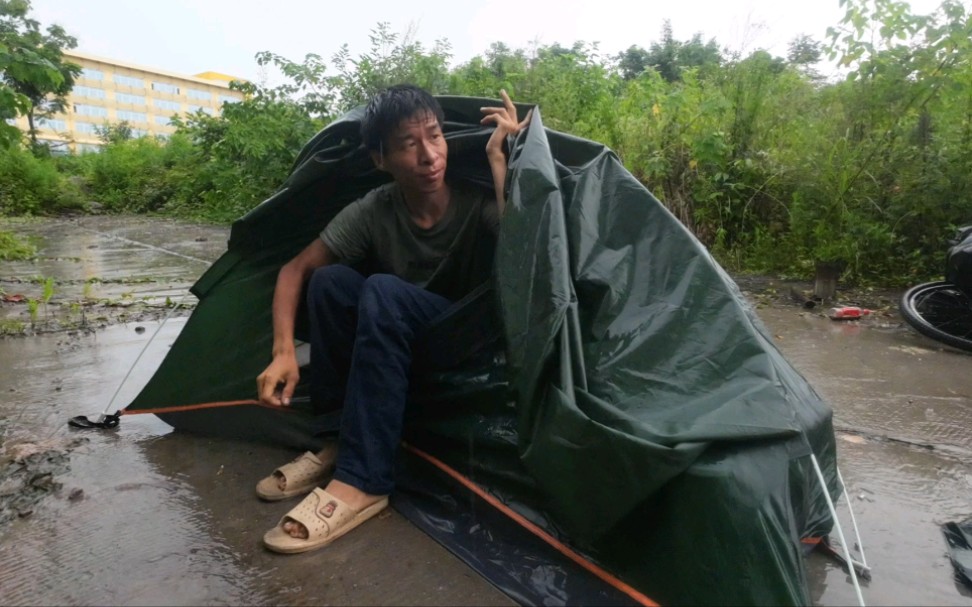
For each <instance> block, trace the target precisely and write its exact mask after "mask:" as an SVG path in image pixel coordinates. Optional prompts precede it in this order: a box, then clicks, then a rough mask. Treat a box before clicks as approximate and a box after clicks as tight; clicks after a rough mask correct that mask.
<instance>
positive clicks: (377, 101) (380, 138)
mask: <svg viewBox="0 0 972 607" xmlns="http://www.w3.org/2000/svg"><path fill="white" fill-rule="evenodd" d="M419 113H422V114H425V113H428V114H431V115H433V116H435V119H436V120H438V121H439V126H440V127H441V126H442V123H443V122H444V121H445V114H444V113H443V112H442V106H441V105H439V102H438V101H436V99H435V97H433V96H432V95H430V94H429V93H428V92H427V91H425V90H424V89H421V88H419V87H417V86H414V85H412V84H396V85H394V86H390V87H388V88H386V89H384V90H383V91H380V92H379V93H378V94H376V95H375V96H374V97H372V98H371V101H369V102H368V105H367V107H365V115H364V119H362V121H361V140H362V141H363V142H364V144H365V147H366V148H368V151H369V152H381V151H382V146H383V144H384V143H385V140H386V139H387V138H388V136H389V135H391V134H392V133H393V132H394V131H395V129H397V128H398V125H399V124H401V123H402V120H406V119H408V118H411V117H412V116H415V115H416V114H419Z"/></svg>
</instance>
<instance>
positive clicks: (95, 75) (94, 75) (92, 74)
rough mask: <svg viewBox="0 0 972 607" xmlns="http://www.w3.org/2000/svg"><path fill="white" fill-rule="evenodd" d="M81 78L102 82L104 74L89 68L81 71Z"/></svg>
mask: <svg viewBox="0 0 972 607" xmlns="http://www.w3.org/2000/svg"><path fill="white" fill-rule="evenodd" d="M81 76H82V77H84V78H87V79H89V80H104V79H105V73H104V72H102V71H101V70H93V69H91V68H90V67H86V68H82V69H81Z"/></svg>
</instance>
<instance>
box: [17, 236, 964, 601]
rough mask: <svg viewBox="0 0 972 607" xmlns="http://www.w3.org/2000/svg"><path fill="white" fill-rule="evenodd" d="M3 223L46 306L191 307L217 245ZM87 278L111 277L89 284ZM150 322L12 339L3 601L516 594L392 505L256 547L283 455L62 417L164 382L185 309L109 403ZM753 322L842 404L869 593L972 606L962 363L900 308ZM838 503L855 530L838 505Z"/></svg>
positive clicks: (139, 421) (145, 420)
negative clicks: (299, 544) (363, 518)
mask: <svg viewBox="0 0 972 607" xmlns="http://www.w3.org/2000/svg"><path fill="white" fill-rule="evenodd" d="M0 229H14V230H16V231H18V232H20V233H24V232H25V231H31V232H32V233H34V234H37V235H38V236H39V237H41V238H42V242H41V249H40V254H41V258H40V259H39V260H38V261H36V262H29V263H17V264H12V263H0V288H3V290H4V292H5V293H11V289H10V287H11V286H19V287H20V288H22V289H24V290H25V291H26V290H28V289H33V291H31V295H30V296H31V297H35V296H36V294H37V293H39V292H40V291H39V289H40V288H42V284H41V283H40V282H39V281H33V282H31V281H29V280H26V279H27V278H29V277H32V276H37V275H42V276H45V277H47V276H55V277H56V280H57V284H60V285H63V288H61V289H58V290H57V291H56V292H55V295H54V297H53V298H52V301H57V300H58V298H59V297H61V298H62V300H63V301H70V300H71V298H73V297H82V298H83V297H84V296H85V293H84V292H83V290H84V288H85V287H84V284H91V285H93V286H97V288H98V289H103V290H100V291H98V295H97V296H98V297H102V298H106V299H110V298H113V297H120V295H119V291H118V290H117V289H124V288H129V289H130V288H133V285H137V286H136V287H134V288H137V289H138V290H139V293H140V294H141V295H140V296H139V297H146V298H148V299H147V300H143V301H149V302H158V297H157V294H158V293H163V292H165V293H168V296H169V297H175V296H179V297H181V295H182V293H183V292H184V290H185V288H187V287H188V286H189V285H190V284H191V283H192V282H193V280H194V279H195V278H196V277H197V276H198V275H199V273H201V271H202V270H203V269H204V268H205V267H206V264H207V263H208V261H210V260H212V259H215V257H216V256H217V255H218V254H219V253H220V252H221V250H222V249H223V246H224V243H225V239H226V236H227V232H226V230H225V229H223V228H215V227H205V226H189V225H187V224H181V223H179V222H169V221H162V220H155V219H151V220H147V219H134V220H133V219H126V218H100V217H93V218H82V219H79V220H72V221H70V222H65V221H53V222H52V221H34V222H29V223H28V224H17V225H15V226H13V228H11V226H10V224H9V223H3V222H0ZM92 245H94V246H92ZM77 259H83V260H85V261H77ZM79 271H80V272H82V273H80V274H79V273H78V272H79ZM85 272H87V273H85ZM90 276H96V277H100V278H106V279H108V278H115V279H118V281H117V282H107V281H106V282H97V283H85V282H84V278H87V277H90ZM134 279H137V280H140V281H141V282H137V283H136V282H134ZM126 280H127V282H126ZM93 286H89V287H88V290H89V293H88V294H87V295H90V296H92V298H93V297H94V296H93V295H92V293H91V292H90V291H91V289H92V288H93ZM17 305H20V306H22V304H16V303H4V304H2V312H3V315H6V314H9V315H10V316H8V318H19V316H17V315H18V314H23V312H24V311H23V309H22V307H21V308H16V306H17ZM140 305H141V304H140ZM123 311H124V312H126V313H129V312H131V311H132V310H130V309H124V310H123ZM151 314H152V309H151V308H149V309H148V311H145V307H144V306H143V312H142V315H141V316H138V315H137V314H135V315H132V316H128V315H125V314H121V313H116V314H115V315H114V316H111V317H110V318H106V320H105V321H103V326H102V328H100V329H98V330H94V331H92V330H87V331H86V330H75V331H73V332H71V333H68V332H64V331H60V332H53V333H46V334H44V333H42V334H39V335H36V336H33V337H8V338H6V339H0V420H2V422H0V438H2V448H0V452H2V453H3V454H4V456H5V457H0V469H2V468H4V467H5V466H6V474H5V478H8V480H9V479H14V481H15V482H16V483H19V485H14V484H9V485H7V490H10V489H11V488H20V489H24V488H25V487H29V488H30V491H29V492H27V491H21V493H24V494H25V495H29V496H31V500H32V501H30V502H29V503H27V502H23V503H18V504H12V503H11V502H10V501H9V500H8V501H6V502H4V501H3V499H4V493H5V489H4V486H3V485H2V484H0V504H6V505H7V506H10V507H9V508H8V513H9V514H8V515H7V519H6V522H2V521H0V604H55V603H56V604H131V605H141V604H170V605H184V604H192V605H197V604H267V603H282V604H296V605H300V604H497V605H500V604H510V601H509V599H508V598H507V597H505V596H503V595H502V594H500V593H499V592H498V591H496V590H495V589H494V588H492V587H491V586H490V585H489V584H488V583H486V582H485V581H484V580H482V579H481V578H479V577H478V576H477V575H476V574H475V573H473V572H471V571H470V570H469V569H468V568H466V567H465V566H464V565H463V564H462V563H460V562H459V561H458V560H456V559H455V558H454V557H452V556H451V555H450V554H449V553H447V552H446V551H445V550H444V549H442V548H441V547H440V546H438V545H437V544H435V543H434V542H433V541H432V540H430V539H429V538H428V537H427V536H425V535H424V534H423V533H422V532H420V531H418V530H417V529H415V528H414V527H412V526H411V524H410V523H408V522H407V521H405V520H404V519H403V518H402V517H400V516H399V515H398V514H397V513H394V512H391V511H389V512H388V513H387V514H386V515H383V516H382V517H379V518H378V519H376V520H373V521H370V522H369V523H368V524H366V525H364V526H362V527H361V528H360V529H359V530H356V531H355V533H353V534H350V535H349V536H348V537H346V538H343V539H342V540H341V541H340V542H338V543H336V544H334V545H333V546H331V547H329V548H328V549H327V550H321V551H317V552H314V553H311V554H307V555H297V556H280V555H275V554H272V553H269V552H267V551H266V550H264V549H263V548H262V547H261V545H260V537H261V536H262V534H263V532H264V531H265V530H266V529H268V528H270V527H271V526H272V525H273V524H274V523H276V521H277V519H278V518H279V517H280V516H281V515H282V514H283V513H284V512H286V510H287V509H289V508H290V507H291V506H292V505H293V504H294V503H296V501H295V500H292V501H288V502H284V503H281V504H266V503H261V502H260V501H258V500H257V499H255V497H254V496H253V485H254V483H256V481H257V480H259V478H260V477H261V476H263V475H264V474H266V473H267V472H268V471H269V470H270V469H272V468H273V467H274V466H276V465H279V464H281V463H283V462H286V461H287V460H288V459H290V458H291V457H292V456H293V453H292V452H289V451H286V450H283V449H275V448H272V447H266V446H261V445H251V444H244V443H239V442H234V441H221V440H212V439H205V438H199V437H192V436H185V435H182V434H180V433H173V432H171V429H170V428H169V427H168V426H167V425H166V424H164V423H162V422H161V421H159V420H158V419H156V418H154V417H152V416H147V415H140V416H130V417H125V418H124V419H123V420H122V425H121V427H120V428H118V429H116V430H114V431H107V432H101V431H99V432H82V431H74V430H70V429H68V428H67V426H66V421H67V419H68V418H69V417H70V416H73V415H77V414H86V415H89V416H93V415H96V414H97V413H100V412H101V411H103V410H106V409H111V410H114V409H117V408H118V407H119V406H121V405H122V404H124V403H127V402H128V401H129V400H130V399H131V398H132V397H133V396H134V395H135V394H136V393H137V391H138V390H139V389H140V387H141V385H143V384H144V383H145V381H147V380H148V378H149V377H150V376H151V374H152V373H153V372H154V370H155V368H156V367H157V365H158V364H159V362H160V361H161V359H162V357H164V355H165V352H166V351H167V349H168V347H169V346H170V344H171V343H172V342H173V341H174V339H175V337H176V336H177V335H178V333H179V331H180V330H181V328H182V326H183V325H184V322H185V321H184V318H183V317H182V316H181V315H182V313H181V312H177V313H176V316H177V317H176V318H174V319H172V320H170V321H169V322H168V323H166V324H165V326H164V327H163V328H162V330H161V332H160V333H159V335H158V337H156V339H155V340H154V341H153V342H152V343H151V345H150V347H149V349H148V350H147V351H146V353H145V356H144V357H143V359H142V361H141V362H140V363H139V365H138V366H137V367H136V368H135V372H134V373H133V375H132V377H131V378H130V379H129V380H128V382H126V383H125V385H124V387H123V389H122V390H121V392H120V393H119V394H118V396H117V399H116V401H115V403H113V405H112V406H111V407H108V404H109V401H110V400H111V398H112V395H113V394H114V392H115V390H116V388H117V387H118V386H119V385H120V384H121V382H122V379H123V377H124V375H125V373H126V371H127V370H128V368H129V366H130V364H131V361H132V360H134V358H135V357H136V356H137V355H138V352H139V351H140V350H141V348H142V347H143V346H144V345H145V344H146V343H147V342H148V340H149V339H150V337H151V336H152V334H153V333H154V332H155V328H156V327H157V326H158V322H157V321H156V320H153V318H155V317H153V316H151ZM759 314H760V316H761V317H762V318H763V319H764V321H765V322H766V323H767V326H768V327H769V328H770V330H771V332H772V333H773V334H774V335H775V336H776V338H777V342H778V343H779V345H780V347H781V349H782V350H783V352H784V353H785V354H786V355H787V357H788V358H789V359H790V360H791V361H792V362H793V363H794V364H795V366H796V367H797V368H798V369H799V370H800V371H801V372H802V373H804V375H806V376H807V378H808V379H809V380H810V381H811V383H812V384H813V385H814V386H815V387H816V388H817V390H818V391H820V392H821V393H822V394H823V395H824V396H825V397H827V398H828V400H830V402H831V403H832V404H833V406H834V410H835V417H836V424H837V427H838V430H839V433H838V438H839V441H838V448H839V450H840V451H839V458H840V459H839V461H840V465H841V469H842V472H843V475H844V479H845V481H846V482H847V484H848V487H849V489H850V491H849V497H850V499H851V501H852V503H853V506H854V510H855V514H856V515H857V519H858V522H859V523H860V526H861V533H862V536H863V541H864V545H865V548H866V549H867V560H868V564H869V565H870V566H871V567H872V569H873V581H871V582H870V583H869V584H866V585H865V587H864V589H863V593H864V597H865V600H866V601H867V603H868V604H872V605H890V604H943V605H944V604H949V605H970V604H972V593H970V592H969V591H968V590H966V589H965V588H964V587H961V586H959V585H957V584H956V583H955V582H954V578H953V574H952V568H951V565H950V564H949V562H948V559H947V557H946V555H945V543H944V540H943V539H942V536H941V532H940V531H939V525H940V524H942V523H944V522H946V521H949V520H963V519H965V518H967V517H969V516H970V515H972V501H970V500H969V495H970V493H972V491H970V490H972V419H970V416H972V356H969V355H966V354H961V353H956V352H954V351H951V350H948V349H947V348H944V347H939V346H938V345H937V344H936V343H935V342H932V341H929V340H927V339H926V338H923V337H921V336H919V335H917V334H916V333H914V332H913V331H911V330H910V329H907V328H906V327H902V326H901V323H900V321H898V320H897V318H896V317H894V316H881V317H876V318H872V319H868V320H866V321H863V322H852V323H835V322H833V321H830V320H828V319H826V318H825V317H823V316H822V315H820V314H814V313H808V312H805V311H803V310H801V309H800V308H799V307H796V306H787V305H770V306H765V307H761V308H760V309H759ZM3 315H0V318H3V317H4V316H3ZM106 316H107V315H106ZM139 328H141V329H143V330H142V331H139ZM58 454H68V455H69V463H68V462H62V461H60V460H59V459H58ZM31 458H33V459H31ZM45 458H46V459H45ZM48 460H50V461H48ZM12 471H17V474H19V476H17V477H16V478H14V474H13V472H12ZM48 472H49V474H48ZM35 485H36V486H35ZM838 509H839V511H840V512H841V513H842V514H841V516H842V519H843V522H844V523H845V527H846V529H847V531H848V533H850V527H849V517H848V516H847V515H846V503H845V501H844V500H842V501H841V504H839V506H838ZM0 512H3V511H2V510H0ZM809 568H810V572H809V573H810V581H811V592H812V596H813V599H814V602H815V603H817V604H820V605H844V604H852V603H854V602H855V597H854V593H853V588H852V586H851V585H850V582H849V578H848V577H847V575H846V574H845V573H844V572H843V571H842V570H841V569H840V568H839V567H838V566H836V565H835V564H834V563H832V562H831V561H830V560H828V559H826V558H823V557H820V556H818V555H813V556H812V557H811V558H810V562H809Z"/></svg>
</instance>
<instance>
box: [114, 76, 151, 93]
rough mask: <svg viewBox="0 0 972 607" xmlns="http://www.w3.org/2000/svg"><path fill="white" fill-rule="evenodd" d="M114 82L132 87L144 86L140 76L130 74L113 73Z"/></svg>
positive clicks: (139, 87) (142, 87)
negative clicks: (134, 76)
mask: <svg viewBox="0 0 972 607" xmlns="http://www.w3.org/2000/svg"><path fill="white" fill-rule="evenodd" d="M115 84H117V85H119V86H130V87H132V88H133V89H144V88H145V83H144V82H142V79H141V78H132V77H131V76H122V75H121V74H115Z"/></svg>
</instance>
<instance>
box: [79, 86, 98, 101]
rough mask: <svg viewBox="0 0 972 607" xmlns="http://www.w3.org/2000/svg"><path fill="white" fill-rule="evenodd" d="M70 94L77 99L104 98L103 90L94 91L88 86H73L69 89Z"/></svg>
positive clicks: (94, 89)
mask: <svg viewBox="0 0 972 607" xmlns="http://www.w3.org/2000/svg"><path fill="white" fill-rule="evenodd" d="M71 92H72V93H73V94H75V95H77V96H78V97H91V98H92V99H104V98H105V91H104V89H96V88H92V87H90V86H75V87H74V88H72V89H71Z"/></svg>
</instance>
